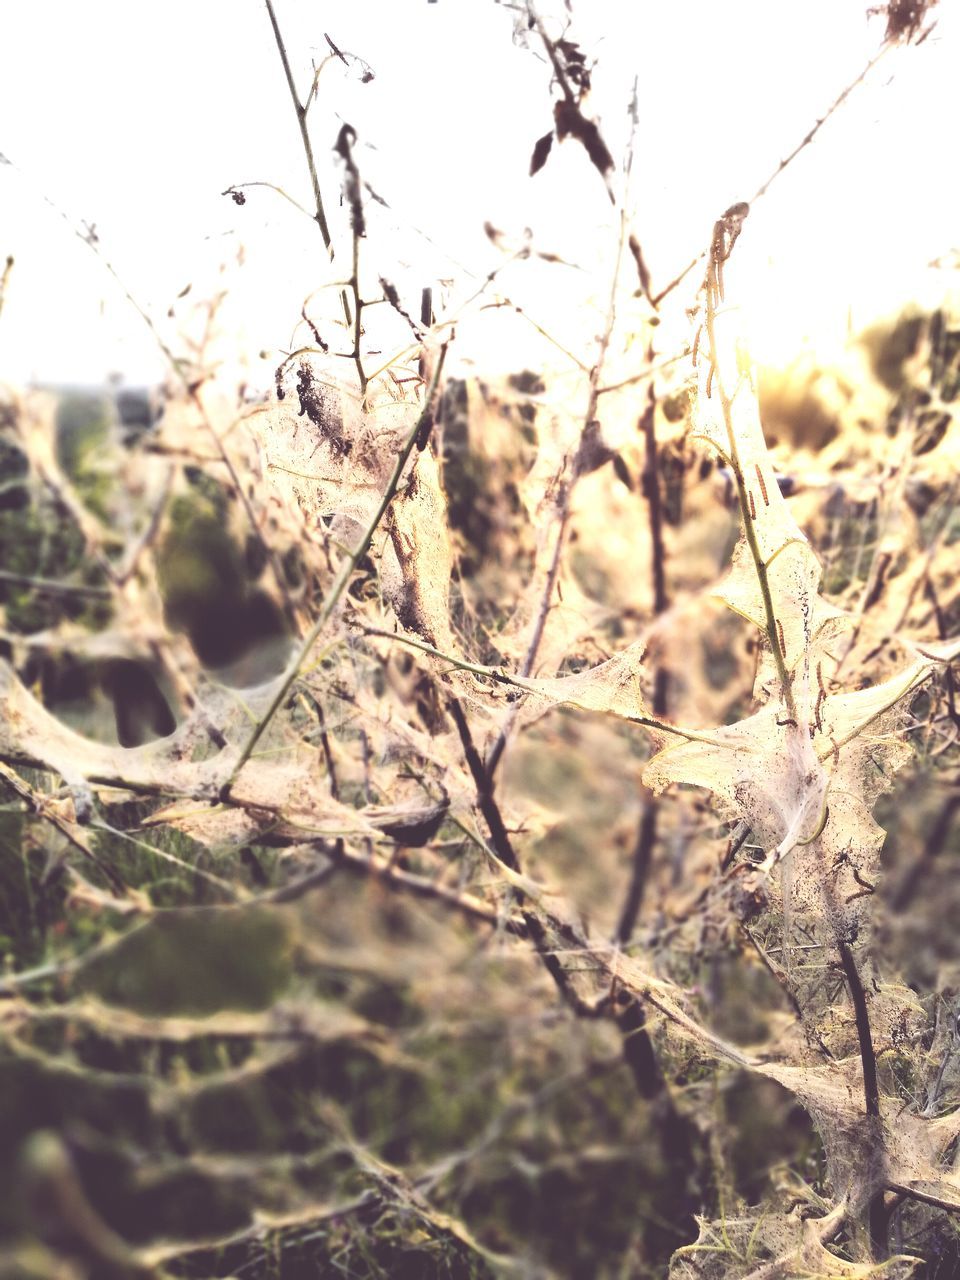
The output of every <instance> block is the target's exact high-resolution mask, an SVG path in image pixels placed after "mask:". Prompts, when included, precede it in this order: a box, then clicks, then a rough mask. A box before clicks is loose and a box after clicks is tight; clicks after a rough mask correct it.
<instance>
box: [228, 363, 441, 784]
mask: <svg viewBox="0 0 960 1280" xmlns="http://www.w3.org/2000/svg"><path fill="white" fill-rule="evenodd" d="M447 345H448V344H447V343H444V345H443V346H442V347H441V348H440V356H439V358H438V360H437V367H436V370H435V372H434V375H433V380H432V382H431V384H430V388H429V390H428V391H427V395H426V398H425V400H424V403H423V408H422V410H421V411H420V414H419V416H418V417H417V421H416V422H415V423H414V426H413V429H412V430H411V431H410V434H409V435H408V436H407V439H406V441H405V442H404V444H403V447H402V448H401V450H400V453H399V454H398V456H397V462H396V465H395V466H394V469H393V474H392V475H391V477H390V480H389V481H388V483H387V486H386V488H385V489H384V492H383V497H382V499H381V500H380V505H379V507H378V508H377V510H376V512H375V513H374V516H373V519H372V520H371V521H370V523H369V525H367V529H366V532H365V533H364V535H363V537H362V538H361V539H360V541H359V543H358V544H357V546H356V547H355V548H354V550H353V551H352V552H351V553H350V554H349V555H348V556H347V558H346V559H345V560H344V562H343V564H342V566H341V568H340V572H339V573H338V575H337V578H336V580H335V581H334V583H333V585H332V586H331V588H330V591H329V592H328V594H327V598H326V600H325V601H324V603H323V608H322V609H321V611H320V615H319V617H318V618H317V620H316V622H315V623H314V624H313V626H312V627H311V628H310V630H309V631H308V632H307V634H306V636H305V637H304V639H303V641H302V642H301V644H300V648H299V649H298V650H297V653H296V655H295V656H294V658H293V660H292V661H291V663H290V665H289V666H288V667H287V671H286V674H285V675H284V677H283V679H282V680H281V682H280V687H279V688H278V689H277V692H276V694H275V695H274V697H273V700H272V701H271V703H270V705H269V707H268V708H267V710H266V711H265V712H264V714H263V716H262V717H261V718H260V720H258V721H257V724H256V726H255V727H254V729H253V732H252V733H251V734H250V737H249V738H248V739H247V741H246V743H245V745H244V747H243V750H242V751H241V752H240V756H239V759H238V760H237V763H236V764H235V765H234V767H233V770H232V772H231V774H230V777H229V778H228V779H227V781H226V783H225V784H224V786H223V789H222V791H221V799H226V798H228V797H229V795H230V790H231V788H232V787H233V784H234V783H235V782H236V779H237V775H238V774H239V772H240V770H241V769H242V768H243V766H244V765H245V764H246V763H247V761H248V760H249V759H250V756H251V755H252V753H253V751H254V748H255V747H256V745H257V743H258V742H259V741H260V739H261V737H262V736H263V733H264V731H265V730H266V728H267V726H268V725H269V724H270V721H271V720H272V719H273V717H274V716H275V715H276V713H277V711H278V710H279V709H280V707H281V706H282V705H283V703H284V702H285V701H286V698H287V695H288V694H289V692H290V689H291V688H292V686H293V683H294V681H295V680H296V678H297V676H298V675H299V674H300V668H301V666H302V665H303V663H304V662H305V661H306V658H307V656H308V655H309V653H310V650H311V649H312V648H313V646H314V645H315V644H316V642H317V639H318V638H319V636H320V633H321V632H322V631H323V629H324V627H325V626H326V625H327V623H328V622H329V620H330V617H331V615H332V614H333V611H334V609H335V608H336V607H337V604H338V603H339V601H340V597H341V596H342V595H343V592H344V591H345V589H346V587H347V584H348V583H349V581H350V579H351V578H352V577H353V572H354V570H355V569H356V567H357V565H358V564H359V563H360V561H361V560H362V559H363V557H364V556H365V555H366V554H367V552H368V551H369V549H370V543H371V542H372V541H373V535H374V534H375V533H376V531H377V527H378V525H379V524H380V521H381V520H382V519H383V517H384V515H385V514H386V511H387V508H388V507H389V506H390V503H391V502H392V501H393V497H394V494H395V493H396V491H397V487H398V485H399V484H400V477H401V476H402V475H403V471H404V468H405V467H406V465H407V462H408V460H409V458H410V455H411V453H412V452H413V449H414V446H415V444H416V442H417V437H418V436H419V434H420V429H421V427H422V426H423V424H424V422H425V421H427V420H428V418H429V415H430V414H431V413H432V412H433V401H434V397H435V395H436V391H437V387H438V386H439V383H440V375H441V373H442V371H443V363H444V360H445V359H446V354H447Z"/></svg>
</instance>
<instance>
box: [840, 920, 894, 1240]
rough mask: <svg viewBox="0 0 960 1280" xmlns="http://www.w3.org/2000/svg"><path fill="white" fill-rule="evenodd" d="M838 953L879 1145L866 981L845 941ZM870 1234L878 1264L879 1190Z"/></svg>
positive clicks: (883, 1225) (882, 1216)
mask: <svg viewBox="0 0 960 1280" xmlns="http://www.w3.org/2000/svg"><path fill="white" fill-rule="evenodd" d="M837 950H838V951H839V952H840V963H841V965H842V966H843V974H844V977H845V978H846V980H847V987H848V989H849V991H850V999H851V1000H852V1002H853V1012H854V1017H855V1019H856V1024H857V1041H858V1043H859V1046H860V1064H861V1067H862V1069H863V1097H864V1109H865V1110H866V1113H867V1117H868V1118H869V1119H870V1120H872V1121H873V1122H874V1123H875V1125H876V1129H877V1142H878V1145H880V1135H879V1127H880V1085H879V1082H878V1080H877V1057H876V1053H875V1052H874V1048H873V1035H872V1032H871V1030H870V1012H869V1010H868V1008H867V996H866V992H865V991H864V987H863V981H862V979H861V977H860V973H859V971H858V969H857V964H856V961H855V960H854V958H853V952H852V951H851V950H850V947H849V945H848V944H847V943H846V942H844V941H843V939H842V938H838V939H837ZM867 1230H868V1231H869V1234H870V1252H871V1253H872V1255H873V1258H874V1260H875V1261H877V1262H879V1261H881V1260H882V1259H883V1258H885V1257H886V1253H887V1213H886V1209H885V1208H884V1203H883V1188H882V1187H880V1188H879V1189H878V1190H876V1191H874V1193H873V1194H872V1195H871V1197H870V1201H869V1203H868V1205H867Z"/></svg>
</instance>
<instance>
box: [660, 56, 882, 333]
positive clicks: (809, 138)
mask: <svg viewBox="0 0 960 1280" xmlns="http://www.w3.org/2000/svg"><path fill="white" fill-rule="evenodd" d="M892 47H893V46H892V44H891V42H890V41H886V42H885V43H884V44H883V45H882V46H881V48H880V51H879V53H876V54H874V56H873V57H872V58H871V59H870V61H869V62H868V63H867V65H866V66H865V67H864V68H863V70H862V71H861V72H860V74H859V75H858V76H857V77H856V79H855V80H851V81H850V83H849V84H848V85H847V86H846V88H845V89H843V90H842V91H841V92H840V93H839V94H838V96H837V97H836V98H835V99H834V101H833V103H832V104H831V105H830V106H829V107H828V108H827V110H826V111H825V112H824V113H823V115H822V116H820V118H819V119H818V120H817V122H816V124H814V126H813V128H811V129H809V130H808V131H807V133H806V135H805V136H804V137H803V138H802V139H801V140H800V142H798V143H797V145H796V146H795V147H794V149H793V150H792V151H791V152H790V154H789V155H788V156H787V157H786V158H785V159H783V160H781V161H780V162H779V164H778V165H777V167H776V168H775V169H774V170H773V172H772V173H771V174H770V176H769V177H768V178H767V179H766V180H765V181H764V182H761V184H760V186H759V187H757V189H756V191H755V192H754V193H753V195H752V196H751V197H750V199H749V201H748V203H749V204H754V203H755V202H756V201H757V200H759V199H761V197H763V196H765V195H766V194H767V191H768V190H769V189H770V187H771V186H772V184H773V183H774V182H775V181H776V180H777V178H779V177H780V175H781V173H783V171H784V169H786V168H787V166H788V165H790V164H792V163H793V161H794V160H796V158H797V156H798V155H799V154H800V152H801V151H803V150H804V148H805V147H808V146H809V145H810V143H811V142H813V140H814V138H815V137H816V136H817V134H818V133H819V132H820V130H821V129H822V128H823V126H824V125H825V124H826V123H827V121H828V120H829V119H830V118H831V116H832V115H833V114H834V112H836V111H837V110H838V109H839V108H840V107H841V106H842V105H843V104H844V102H846V100H847V98H849V96H850V94H851V93H853V91H854V90H855V89H856V88H857V87H858V86H859V85H861V84H862V83H863V82H864V80H865V79H866V78H867V76H868V75H869V74H870V72H871V71H872V70H873V68H874V67H875V66H876V65H877V63H878V62H879V61H880V59H881V58H882V57H883V56H884V55H885V54H886V53H887V52H888V51H889V50H890V49H891V48H892ZM706 256H707V250H704V251H703V252H702V253H698V254H697V256H696V257H695V258H691V260H690V261H689V262H688V263H687V265H686V266H685V267H684V268H683V270H682V271H680V272H678V273H677V275H675V276H674V277H673V279H672V280H671V281H670V283H669V284H667V285H665V286H664V287H663V288H662V289H661V290H660V292H659V293H658V294H657V295H656V297H655V298H654V299H653V305H654V306H655V307H657V306H659V305H660V303H661V302H662V301H663V300H664V298H666V297H667V296H668V295H669V294H671V293H672V292H673V291H674V289H676V288H677V287H678V286H679V285H681V284H682V283H683V281H684V280H685V279H686V278H687V276H688V275H689V274H690V272H691V271H693V269H694V268H695V267H696V266H697V265H698V264H699V263H701V262H703V260H704V259H705V258H706Z"/></svg>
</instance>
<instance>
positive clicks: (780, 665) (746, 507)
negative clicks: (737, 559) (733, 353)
mask: <svg viewBox="0 0 960 1280" xmlns="http://www.w3.org/2000/svg"><path fill="white" fill-rule="evenodd" d="M716 269H717V268H715V267H714V264H713V263H711V264H710V268H709V269H708V272H707V288H706V290H705V294H706V301H705V311H706V319H705V321H704V324H705V327H706V331H707V337H708V339H709V342H710V353H709V354H710V362H711V366H712V370H713V375H714V382H715V383H716V386H717V391H718V393H719V396H720V408H721V411H722V413H723V423H724V426H725V427H726V431H727V442H728V445H729V450H730V454H729V456H730V463H731V467H732V470H733V475H734V479H735V480H736V484H737V501H738V502H739V504H740V519H741V522H742V524H743V532H744V537H745V538H746V541H747V546H748V547H749V548H750V555H751V556H752V557H753V563H754V567H755V569H756V573H757V582H758V583H759V586H760V595H761V597H762V599H763V611H764V617H765V619H766V626H765V628H764V629H765V631H766V633H767V642H768V643H769V645H770V651H771V653H772V654H773V660H774V663H775V664H776V668H777V677H778V678H779V681H780V688H781V690H782V691H783V699H784V702H785V704H786V707H787V714H788V715H789V716H790V718H791V719H792V720H797V707H796V702H795V700H794V696H793V684H792V682H791V679H790V673H789V672H788V671H787V664H786V658H785V655H784V653H783V650H782V648H781V646H780V636H779V628H778V626H777V615H776V613H775V612H774V608H773V596H772V594H771V591H770V579H769V576H768V573H767V568H768V566H767V563H766V561H765V560H764V558H763V555H762V554H761V552H760V544H759V543H758V542H757V531H756V529H755V528H754V524H753V520H752V519H751V517H750V504H749V500H748V498H747V487H746V484H745V482H744V479H743V468H742V467H741V465H740V449H739V445H738V444H737V434H736V430H735V429H734V425H733V401H732V400H731V398H730V396H729V395H728V393H727V389H726V387H725V386H724V383H723V376H722V374H721V372H720V365H719V360H718V357H717V343H716V323H715V322H716V298H715V291H714V288H713V273H714V271H715V270H716Z"/></svg>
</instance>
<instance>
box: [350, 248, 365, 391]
mask: <svg viewBox="0 0 960 1280" xmlns="http://www.w3.org/2000/svg"><path fill="white" fill-rule="evenodd" d="M350 289H351V292H352V293H353V351H352V353H351V354H352V355H353V363H354V364H355V365H356V367H357V378H358V380H359V382H360V398H361V400H363V398H364V397H365V396H366V394H367V381H368V379H367V375H366V373H365V372H364V368H363V359H362V357H361V354H360V336H361V334H362V333H363V328H362V326H361V322H360V316H361V313H362V311H363V307H364V303H363V299H362V298H361V296H360V235H359V233H358V232H357V231H356V230H354V232H353V271H352V274H351V276H350Z"/></svg>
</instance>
